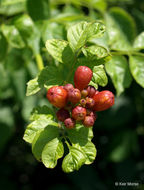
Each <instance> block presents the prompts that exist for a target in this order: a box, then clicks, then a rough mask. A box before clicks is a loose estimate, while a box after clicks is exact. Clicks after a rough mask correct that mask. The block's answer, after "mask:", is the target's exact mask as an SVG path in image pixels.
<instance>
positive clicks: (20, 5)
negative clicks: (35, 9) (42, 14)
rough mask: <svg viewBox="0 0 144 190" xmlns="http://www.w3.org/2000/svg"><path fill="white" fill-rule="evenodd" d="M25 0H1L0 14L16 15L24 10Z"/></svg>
mask: <svg viewBox="0 0 144 190" xmlns="http://www.w3.org/2000/svg"><path fill="white" fill-rule="evenodd" d="M25 2H26V0H13V1H12V0H1V2H0V14H2V15H6V16H12V15H16V14H18V13H21V12H23V11H25Z"/></svg>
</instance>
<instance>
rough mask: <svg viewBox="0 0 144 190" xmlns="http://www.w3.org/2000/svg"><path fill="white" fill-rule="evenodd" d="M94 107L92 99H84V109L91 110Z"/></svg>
mask: <svg viewBox="0 0 144 190" xmlns="http://www.w3.org/2000/svg"><path fill="white" fill-rule="evenodd" d="M94 105H95V101H94V99H92V98H88V97H87V98H86V107H87V108H93V107H94Z"/></svg>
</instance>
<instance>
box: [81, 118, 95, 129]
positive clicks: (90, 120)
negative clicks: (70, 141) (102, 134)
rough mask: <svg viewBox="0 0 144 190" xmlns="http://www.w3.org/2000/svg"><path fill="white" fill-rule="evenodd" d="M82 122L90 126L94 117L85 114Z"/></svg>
mask: <svg viewBox="0 0 144 190" xmlns="http://www.w3.org/2000/svg"><path fill="white" fill-rule="evenodd" d="M83 124H84V126H85V127H92V126H93V125H94V118H93V117H92V116H86V117H85V119H84V121H83Z"/></svg>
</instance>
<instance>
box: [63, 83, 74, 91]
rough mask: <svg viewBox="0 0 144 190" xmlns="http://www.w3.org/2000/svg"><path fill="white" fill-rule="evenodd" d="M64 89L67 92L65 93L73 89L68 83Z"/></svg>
mask: <svg viewBox="0 0 144 190" xmlns="http://www.w3.org/2000/svg"><path fill="white" fill-rule="evenodd" d="M64 89H65V90H67V91H69V90H70V89H74V87H73V85H72V84H70V83H68V84H66V85H65V86H64Z"/></svg>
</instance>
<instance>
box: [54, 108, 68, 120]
mask: <svg viewBox="0 0 144 190" xmlns="http://www.w3.org/2000/svg"><path fill="white" fill-rule="evenodd" d="M56 116H57V119H58V120H59V121H64V120H65V119H67V118H69V117H70V114H69V112H68V110H65V109H64V108H61V109H60V110H58V111H57V113H56Z"/></svg>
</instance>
